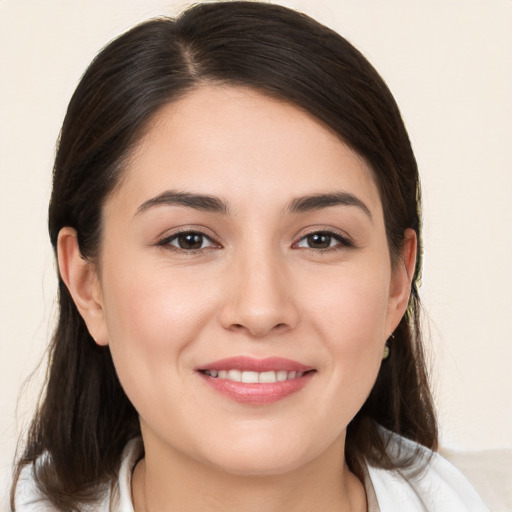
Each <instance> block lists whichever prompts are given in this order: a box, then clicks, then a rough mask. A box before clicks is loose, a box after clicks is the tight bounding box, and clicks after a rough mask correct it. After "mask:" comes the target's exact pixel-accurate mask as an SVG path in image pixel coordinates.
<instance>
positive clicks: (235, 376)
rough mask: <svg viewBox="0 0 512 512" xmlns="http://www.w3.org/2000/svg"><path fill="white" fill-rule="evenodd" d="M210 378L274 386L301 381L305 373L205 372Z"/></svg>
mask: <svg viewBox="0 0 512 512" xmlns="http://www.w3.org/2000/svg"><path fill="white" fill-rule="evenodd" d="M205 373H206V374H207V375H209V376H210V377H218V378H219V379H226V380H231V381H233V382H244V383H246V384H258V383H264V384H272V383H274V382H282V381H285V380H291V379H299V378H300V377H302V376H303V375H304V372H296V371H290V372H288V371H286V370H278V371H277V372H275V371H269V372H261V373H260V372H250V371H244V372H242V371H240V370H205Z"/></svg>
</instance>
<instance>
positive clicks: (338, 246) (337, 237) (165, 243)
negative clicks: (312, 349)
mask: <svg viewBox="0 0 512 512" xmlns="http://www.w3.org/2000/svg"><path fill="white" fill-rule="evenodd" d="M183 236H195V237H200V241H201V246H200V247H198V248H195V249H194V248H192V249H185V248H183V247H179V246H177V245H174V244H173V242H177V243H179V242H178V240H179V237H183ZM314 236H321V237H326V238H328V239H329V246H328V247H325V248H318V247H316V248H315V247H307V246H301V245H300V244H301V242H303V241H306V243H307V239H308V238H310V237H314ZM206 241H209V242H210V245H208V246H207V247H203V245H204V243H205V242H206ZM333 241H336V242H337V243H335V244H334V245H330V244H331V243H332V242H333ZM309 242H311V240H310V241H309ZM157 246H159V247H164V248H166V249H169V250H173V251H176V252H179V253H182V254H198V253H201V252H203V251H205V250H210V249H218V248H221V245H220V244H219V243H218V242H217V241H216V240H215V239H214V238H213V237H211V236H209V235H206V234H205V233H203V232H201V231H198V230H191V229H189V230H183V231H179V232H177V233H173V234H172V235H170V236H167V237H165V238H163V239H162V240H160V241H159V242H158V243H157ZM292 247H293V248H294V249H303V250H307V251H310V252H314V253H315V254H318V253H326V252H330V251H339V250H343V249H351V248H354V247H355V244H354V242H353V241H352V240H351V239H350V238H348V237H347V236H346V235H344V234H341V233H339V232H337V231H333V230H327V229H324V230H319V231H311V232H310V233H307V234H305V235H303V236H302V237H301V238H299V240H298V241H297V242H294V243H293V244H292Z"/></svg>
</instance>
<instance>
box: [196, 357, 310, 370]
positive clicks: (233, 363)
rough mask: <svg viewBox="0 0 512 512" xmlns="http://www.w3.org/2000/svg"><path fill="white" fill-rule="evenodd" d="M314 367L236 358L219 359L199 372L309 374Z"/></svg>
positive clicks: (271, 359)
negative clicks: (283, 372) (234, 371)
mask: <svg viewBox="0 0 512 512" xmlns="http://www.w3.org/2000/svg"><path fill="white" fill-rule="evenodd" d="M313 369H314V368H313V367H312V366H308V365H305V364H302V363H299V362H298V361H293V360H291V359H285V358H282V357H266V358H264V359H256V358H254V357H247V356H236V357H228V358H226V359H219V360H218V361H213V362H211V363H208V364H205V365H202V366H200V367H198V370H217V371H220V370H240V371H252V372H259V373H261V372H270V371H278V370H286V371H289V372H292V371H296V372H307V371H310V370H313Z"/></svg>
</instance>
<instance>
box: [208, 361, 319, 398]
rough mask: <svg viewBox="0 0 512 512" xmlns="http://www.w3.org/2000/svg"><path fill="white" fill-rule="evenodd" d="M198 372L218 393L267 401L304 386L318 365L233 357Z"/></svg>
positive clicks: (286, 394) (296, 390) (290, 393)
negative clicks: (314, 366)
mask: <svg viewBox="0 0 512 512" xmlns="http://www.w3.org/2000/svg"><path fill="white" fill-rule="evenodd" d="M198 372H199V374H200V376H201V377H202V378H203V380H204V381H205V382H206V383H207V384H208V385H209V386H210V387H211V388H212V389H214V390H215V391H217V392H218V393H220V394H222V395H224V396H226V397H228V398H230V399H232V400H234V401H236V402H240V403H244V404H252V405H258V404H261V405H263V404H268V403H272V402H275V401H278V400H281V399H283V398H286V397H288V396H289V395H292V394H294V393H296V392H298V391H300V390H301V389H303V388H304V386H306V385H307V384H308V382H309V381H310V380H311V378H312V376H313V375H314V373H316V371H315V369H314V368H312V367H311V366H307V365H303V364H301V363H299V362H297V361H293V360H290V359H283V358H278V357H270V358H266V359H254V358H251V357H243V356H242V357H232V358H228V359H222V360H218V361H214V362H212V363H208V364H206V365H204V366H202V367H200V368H198Z"/></svg>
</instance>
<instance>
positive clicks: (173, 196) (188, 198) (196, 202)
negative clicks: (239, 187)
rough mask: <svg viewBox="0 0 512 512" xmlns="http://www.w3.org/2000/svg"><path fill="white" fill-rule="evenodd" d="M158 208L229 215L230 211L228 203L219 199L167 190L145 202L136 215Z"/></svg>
mask: <svg viewBox="0 0 512 512" xmlns="http://www.w3.org/2000/svg"><path fill="white" fill-rule="evenodd" d="M156 206H185V207H187V208H193V209H195V210H203V211H206V212H214V213H228V210H229V209H228V205H227V203H226V202H225V201H223V200H222V199H219V198H217V197H213V196H208V195H203V194H190V193H187V192H178V191H174V190H167V191H165V192H162V193H161V194H159V195H158V196H156V197H152V198H151V199H148V200H147V201H144V202H143V203H142V204H141V205H140V206H139V207H138V208H137V212H136V214H135V215H138V214H140V213H142V212H145V211H146V210H149V209H151V208H154V207H156Z"/></svg>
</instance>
